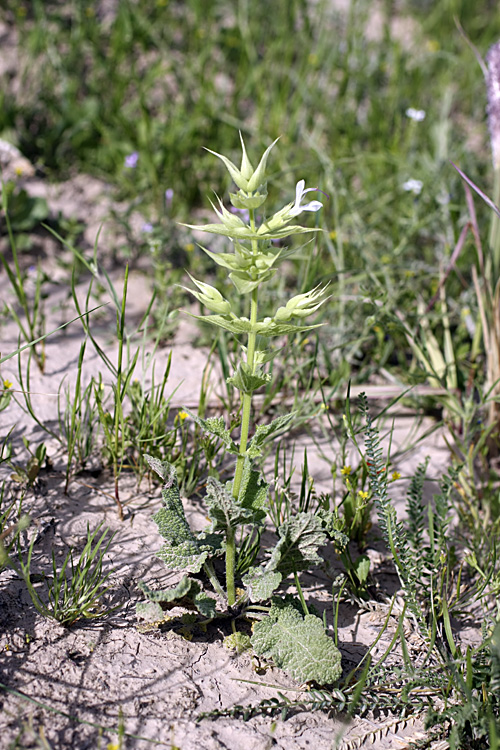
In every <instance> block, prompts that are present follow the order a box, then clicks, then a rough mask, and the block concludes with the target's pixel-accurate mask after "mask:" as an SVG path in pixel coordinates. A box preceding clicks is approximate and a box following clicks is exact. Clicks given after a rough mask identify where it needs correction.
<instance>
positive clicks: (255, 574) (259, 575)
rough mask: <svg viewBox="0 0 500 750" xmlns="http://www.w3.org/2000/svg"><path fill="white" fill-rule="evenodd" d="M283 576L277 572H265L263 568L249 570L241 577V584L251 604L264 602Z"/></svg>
mask: <svg viewBox="0 0 500 750" xmlns="http://www.w3.org/2000/svg"><path fill="white" fill-rule="evenodd" d="M282 578H283V576H282V575H281V573H279V572H278V571H277V570H271V571H266V570H264V568H250V570H249V571H248V573H247V574H246V575H244V576H243V578H242V582H243V585H244V586H245V588H246V589H247V591H248V596H249V597H250V601H252V602H264V601H266V600H267V599H270V598H271V596H272V595H273V594H274V592H275V591H276V589H277V588H278V586H279V585H280V583H281V581H282Z"/></svg>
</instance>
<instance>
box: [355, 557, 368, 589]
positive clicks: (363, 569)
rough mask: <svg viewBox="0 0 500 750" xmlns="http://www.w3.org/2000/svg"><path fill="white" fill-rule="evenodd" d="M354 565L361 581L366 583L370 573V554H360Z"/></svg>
mask: <svg viewBox="0 0 500 750" xmlns="http://www.w3.org/2000/svg"><path fill="white" fill-rule="evenodd" d="M353 567H354V571H355V573H356V575H357V577H358V580H359V582H360V583H362V584H363V583H366V582H367V580H368V575H369V573H370V558H369V557H368V555H360V556H359V557H358V558H357V560H356V562H355V563H354V566H353Z"/></svg>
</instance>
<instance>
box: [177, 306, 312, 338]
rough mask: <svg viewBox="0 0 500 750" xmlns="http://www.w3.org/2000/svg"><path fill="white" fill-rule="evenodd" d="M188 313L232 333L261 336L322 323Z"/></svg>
mask: <svg viewBox="0 0 500 750" xmlns="http://www.w3.org/2000/svg"><path fill="white" fill-rule="evenodd" d="M185 312H186V313H187V314H188V315H190V316H191V317H192V318H195V319H196V320H202V321H203V322H204V323H211V324H212V325H214V326H218V327H219V328H223V329H224V330H225V331H231V333H257V334H258V335H259V336H268V337H269V336H286V335H288V334H289V333H301V332H302V331H311V330H312V329H313V328H319V327H320V326H321V325H322V323H315V324H314V325H310V326H301V325H296V324H294V323H275V322H273V321H272V320H271V321H269V322H266V323H264V322H263V321H261V322H258V323H251V322H250V321H249V320H247V319H244V318H236V319H231V318H226V317H224V316H223V315H193V314H192V313H190V312H188V311H187V310H186V311H185Z"/></svg>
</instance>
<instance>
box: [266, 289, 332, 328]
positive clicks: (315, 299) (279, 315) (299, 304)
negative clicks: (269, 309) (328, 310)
mask: <svg viewBox="0 0 500 750" xmlns="http://www.w3.org/2000/svg"><path fill="white" fill-rule="evenodd" d="M325 291H326V286H325V287H323V288H322V289H320V288H319V286H317V287H315V288H314V289H311V291H309V292H305V293H304V294H297V295H296V296H295V297H292V299H291V300H289V301H288V302H287V303H286V306H285V307H280V308H279V309H278V310H277V311H276V314H275V316H274V319H275V320H276V321H277V322H280V323H283V322H286V321H287V320H290V318H306V317H307V316H308V315H312V314H313V313H314V312H316V310H318V309H319V308H320V307H321V305H322V304H323V302H325V301H326V299H320V297H322V296H323V294H324V293H325Z"/></svg>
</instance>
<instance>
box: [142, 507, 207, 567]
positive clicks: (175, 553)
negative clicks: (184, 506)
mask: <svg viewBox="0 0 500 750" xmlns="http://www.w3.org/2000/svg"><path fill="white" fill-rule="evenodd" d="M159 512H160V513H161V511H159ZM156 515H158V513H157V514H156ZM213 554H214V550H213V549H212V547H210V546H209V545H202V544H199V543H198V542H197V541H196V540H194V541H185V542H180V544H172V543H171V542H165V544H164V545H163V547H162V548H161V549H160V550H159V552H157V553H156V557H158V558H159V559H160V560H163V562H164V563H165V565H166V566H167V568H169V569H170V570H185V571H187V572H188V573H199V572H200V570H201V569H202V567H203V563H204V562H205V561H206V560H207V558H208V557H211V556H212V555H213Z"/></svg>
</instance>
